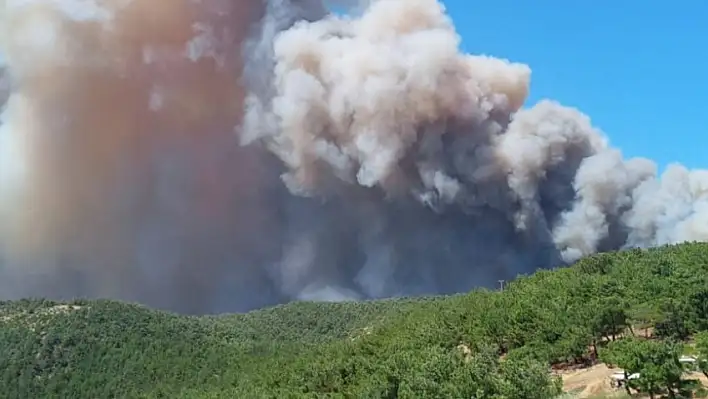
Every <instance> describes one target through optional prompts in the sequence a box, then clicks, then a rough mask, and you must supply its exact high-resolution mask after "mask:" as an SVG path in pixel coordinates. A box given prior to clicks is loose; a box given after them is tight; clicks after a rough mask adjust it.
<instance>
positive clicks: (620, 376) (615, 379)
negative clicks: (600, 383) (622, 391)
mask: <svg viewBox="0 0 708 399" xmlns="http://www.w3.org/2000/svg"><path fill="white" fill-rule="evenodd" d="M637 378H639V373H634V374H630V375H629V376H627V378H626V379H625V378H624V371H616V372H614V373H613V374H612V375H611V376H610V385H611V386H613V387H615V388H622V386H623V385H624V384H626V383H627V380H636V379H637Z"/></svg>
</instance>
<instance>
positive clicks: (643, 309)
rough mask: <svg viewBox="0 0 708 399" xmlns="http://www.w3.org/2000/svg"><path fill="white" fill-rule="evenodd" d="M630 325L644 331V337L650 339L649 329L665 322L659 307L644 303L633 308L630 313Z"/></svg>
mask: <svg viewBox="0 0 708 399" xmlns="http://www.w3.org/2000/svg"><path fill="white" fill-rule="evenodd" d="M628 316H629V323H630V325H631V324H633V325H634V326H635V327H638V328H640V329H642V330H644V336H645V337H646V338H648V337H649V328H650V327H654V326H655V325H656V324H657V323H659V322H660V321H661V320H663V314H662V313H661V310H660V309H659V307H658V306H656V305H655V304H652V303H647V302H643V303H640V304H637V305H635V306H633V307H632V308H631V309H630V310H629V312H628Z"/></svg>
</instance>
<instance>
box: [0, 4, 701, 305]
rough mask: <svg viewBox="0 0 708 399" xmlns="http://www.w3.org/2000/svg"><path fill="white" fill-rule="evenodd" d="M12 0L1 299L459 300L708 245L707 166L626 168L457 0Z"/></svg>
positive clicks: (4, 36)
mask: <svg viewBox="0 0 708 399" xmlns="http://www.w3.org/2000/svg"><path fill="white" fill-rule="evenodd" d="M339 3H340V4H339V6H346V7H351V8H352V9H356V10H357V12H356V14H352V16H348V17H344V16H333V15H328V13H327V11H326V10H327V8H326V7H325V5H324V4H322V3H321V2H320V1H317V0H301V1H295V0H271V1H265V2H261V1H258V0H252V1H246V0H241V1H227V0H199V1H197V0H93V1H79V0H34V1H16V0H15V1H13V0H3V1H1V2H0V10H1V11H0V12H1V13H0V30H1V33H0V52H1V53H2V56H3V68H4V69H3V84H4V85H3V86H2V87H3V96H2V98H3V99H4V100H5V107H4V110H3V114H2V125H1V126H0V253H1V254H2V259H3V260H2V266H0V298H4V299H8V298H18V297H23V296H48V297H58V298H65V297H72V296H90V297H96V296H100V297H112V298H120V299H125V300H134V301H140V302H143V303H146V304H148V305H152V306H157V307H162V308H168V309H173V310H178V311H182V312H197V313H202V312H219V311H244V310H248V309H253V308H256V307H260V306H265V305H269V304H273V303H278V302H283V301H289V300H297V299H314V300H342V299H364V298H379V297H388V296H397V295H418V294H429V293H449V292H457V291H464V290H468V289H470V288H472V287H475V286H484V285H492V284H494V283H495V282H496V281H497V280H498V279H500V278H504V279H508V278H512V277H513V276H515V275H517V274H518V273H526V272H530V271H533V270H535V269H536V268H540V267H549V266H554V265H559V264H562V263H566V262H572V261H574V260H576V259H578V258H579V257H581V256H584V255H588V254H592V253H594V252H597V251H604V250H611V249H618V248H624V247H637V246H638V247H647V246H655V245H660V244H664V243H674V242H680V241H693V240H697V241H706V240H708V202H707V201H706V198H707V194H708V171H690V170H687V169H685V168H684V167H682V166H679V165H674V166H671V167H669V168H668V169H667V171H666V172H665V173H664V174H663V176H661V177H659V176H656V173H657V172H656V166H655V165H654V164H653V163H652V162H651V161H649V160H646V159H629V160H626V159H623V157H622V155H621V153H620V152H619V151H618V150H617V149H614V148H612V147H611V146H610V145H609V143H608V140H607V138H606V137H605V136H604V134H603V133H602V132H600V131H598V130H597V129H596V128H594V127H593V126H592V123H591V121H590V119H589V118H588V117H587V116H585V115H583V114H582V113H581V112H580V111H578V110H575V109H572V108H567V107H564V106H562V105H560V104H558V103H556V102H554V101H551V100H544V101H541V102H539V103H538V104H536V105H534V106H532V107H530V108H522V105H523V104H524V101H525V99H526V97H527V95H528V91H529V83H530V78H531V70H530V68H529V67H528V66H526V65H524V64H520V63H513V62H509V61H506V60H500V59H496V58H492V57H486V56H478V55H470V54H464V53H461V52H460V51H459V41H460V38H459V37H458V36H457V34H456V32H455V29H454V26H453V25H452V23H451V21H450V19H449V17H448V16H447V15H446V14H445V11H444V8H443V6H442V5H441V3H439V2H438V1H436V0H378V1H367V2H360V3H357V2H356V1H348V2H339Z"/></svg>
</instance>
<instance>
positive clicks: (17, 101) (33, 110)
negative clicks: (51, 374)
mask: <svg viewBox="0 0 708 399" xmlns="http://www.w3.org/2000/svg"><path fill="white" fill-rule="evenodd" d="M64 4H69V2H64ZM75 6H76V7H74V8H73V9H72V8H71V6H65V7H60V5H59V3H57V2H52V1H40V2H34V3H29V4H28V5H25V6H17V5H11V4H10V3H9V2H7V3H5V4H3V9H4V13H3V14H2V17H3V20H2V29H3V30H4V32H3V36H2V37H3V44H2V45H3V48H4V50H5V56H6V59H7V64H8V65H9V69H10V72H11V73H12V74H13V76H12V77H13V79H14V91H13V93H12V97H11V98H10V100H9V104H8V110H7V112H6V118H7V119H6V126H5V128H6V129H9V130H11V134H12V135H13V136H14V137H15V138H16V140H18V141H21V142H22V143H23V148H22V151H24V154H23V156H22V157H21V158H22V160H23V161H24V162H26V164H25V170H26V172H27V175H26V177H25V178H24V179H23V184H24V186H23V187H22V188H19V187H16V191H15V192H14V193H13V194H14V195H13V198H12V203H10V204H6V206H5V207H4V210H6V211H7V212H5V214H4V218H3V223H2V238H3V240H2V242H3V244H4V252H5V254H6V255H7V256H8V257H9V258H10V259H11V262H9V263H10V264H12V265H15V266H13V267H15V268H17V267H25V268H26V267H32V268H37V269H41V268H40V266H39V264H41V263H43V264H44V268H50V269H54V268H57V267H61V268H65V269H68V270H67V271H66V272H67V273H68V272H69V271H71V270H72V269H76V268H80V269H81V268H83V269H88V270H77V272H79V274H84V275H89V276H90V280H91V286H92V287H91V288H90V290H89V292H95V293H97V294H100V295H106V296H121V297H134V298H141V297H144V296H145V295H152V294H149V293H147V292H145V291H149V289H148V290H146V288H145V287H143V286H142V284H141V283H140V278H136V277H137V276H140V275H141V274H144V273H143V272H144V271H141V270H140V268H141V262H140V260H139V259H136V257H139V256H141V255H140V254H141V250H139V249H138V247H139V246H140V245H141V244H140V241H141V238H140V237H138V236H137V235H139V234H140V232H142V231H144V230H145V227H144V226H145V224H146V223H149V222H150V220H151V218H152V219H154V218H155V217H158V218H159V214H160V213H163V214H164V216H163V218H165V219H167V220H168V221H167V222H163V221H161V220H158V221H155V222H154V223H155V224H157V225H158V227H156V229H157V230H158V231H157V232H156V233H155V234H156V235H163V236H164V235H167V236H175V239H174V241H173V242H172V243H171V244H169V245H174V246H176V248H166V249H162V250H160V251H167V252H174V253H176V252H183V253H184V254H180V255H179V256H167V255H164V254H159V255H155V256H166V257H168V258H172V260H170V261H168V262H169V263H172V264H168V265H163V267H167V268H170V269H172V270H173V271H177V272H176V273H170V274H165V275H163V276H161V278H165V279H173V280H175V281H173V282H170V283H169V284H174V285H176V286H177V287H176V288H177V289H180V290H185V291H190V294H189V296H190V297H193V299H192V298H190V301H198V300H199V298H201V297H203V295H202V294H203V293H201V292H199V291H200V289H204V290H208V289H209V287H208V286H209V285H210V284H211V283H210V282H207V281H202V280H203V278H204V277H208V278H209V279H213V278H214V277H215V276H218V273H217V271H216V270H210V269H214V268H220V267H225V265H224V264H220V262H218V261H204V259H205V256H207V254H202V252H212V253H211V254H209V255H208V256H214V257H218V256H219V254H218V252H219V251H220V250H219V248H216V247H218V246H225V247H226V246H237V247H238V248H236V250H237V252H238V253H239V254H240V256H241V257H242V258H243V257H245V258H249V257H257V256H259V255H260V254H257V253H255V252H257V251H259V250H260V251H262V250H263V249H264V248H267V247H266V246H264V245H262V244H261V243H259V241H260V239H259V236H260V235H261V234H263V233H264V232H263V231H262V230H261V228H264V227H265V226H266V225H267V224H268V221H267V219H268V218H270V217H271V212H269V211H266V210H265V209H264V207H265V204H266V203H267V199H266V198H264V196H266V195H267V194H268V191H267V190H266V189H265V187H264V185H267V184H268V183H267V182H268V181H269V179H268V177H269V176H265V175H264V174H267V173H268V172H267V170H266V168H264V166H263V162H264V157H263V156H262V155H259V153H258V152H257V151H253V149H249V150H246V149H244V148H241V147H239V146H238V145H237V144H238V140H237V138H236V132H235V127H236V126H238V125H239V124H240V121H241V118H242V114H243V112H242V109H243V97H244V94H243V90H244V89H243V87H242V85H241V80H240V77H241V70H242V59H241V58H242V55H241V43H242V42H243V41H244V40H245V38H246V35H247V33H248V31H249V29H250V28H251V23H252V22H253V21H254V20H257V19H258V18H259V17H260V16H261V14H262V11H263V10H262V9H261V8H262V7H261V3H260V2H259V1H256V0H237V1H219V0H216V1H202V2H195V1H189V0H139V1H138V0H134V1H129V2H126V1H121V0H105V1H97V2H95V8H96V10H95V11H93V13H92V15H89V16H88V17H86V16H85V14H87V13H91V11H90V10H87V9H90V8H92V7H89V6H88V5H86V4H84V5H81V6H80V8H79V6H78V5H77V4H75ZM23 34H24V35H25V36H23ZM47 40H48V41H51V42H50V43H47V42H46V41H47ZM170 158H172V159H170ZM171 176H172V177H171ZM171 180H172V181H171ZM271 180H272V179H271ZM4 189H6V190H8V189H12V188H10V187H4ZM210 235H217V236H218V237H219V238H218V239H219V240H221V241H224V242H223V243H220V245H216V246H215V245H214V243H213V241H211V242H210V244H209V245H204V244H200V242H209V241H210V240H212V239H213V237H210ZM185 245H186V246H187V247H182V248H179V247H180V246H185ZM230 249H234V248H230ZM225 250H226V249H225V248H224V249H221V251H222V252H223V251H225ZM148 251H149V250H148ZM158 252H159V251H158ZM145 256H148V255H145ZM47 259H51V260H52V261H51V262H47V261H46V260H47ZM57 259H66V261H65V262H62V261H59V263H61V265H60V266H57V265H56V260H57ZM20 261H21V262H20ZM154 261H155V263H160V262H158V261H157V260H154ZM228 261H229V260H227V259H224V260H223V262H228ZM161 262H165V261H164V260H161ZM19 265H22V266H19ZM30 265H31V266H30ZM18 271H19V272H22V270H18ZM44 272H53V270H44ZM51 274H54V273H51ZM217 278H218V277H217ZM195 290H196V291H195ZM59 291H61V290H59ZM159 295H162V294H159ZM168 302H169V301H168ZM194 306H195V307H196V308H198V307H200V306H201V305H200V304H196V305H194Z"/></svg>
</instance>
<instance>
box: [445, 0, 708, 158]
mask: <svg viewBox="0 0 708 399" xmlns="http://www.w3.org/2000/svg"><path fill="white" fill-rule="evenodd" d="M443 3H444V4H445V5H446V7H447V10H448V13H449V14H450V16H451V17H452V19H453V21H454V22H455V25H456V27H457V31H458V33H459V34H460V35H461V36H462V41H463V42H462V48H463V50H464V51H466V52H470V53H484V54H489V55H493V56H498V57H503V58H507V59H510V60H512V61H518V62H523V63H526V64H528V65H529V66H530V67H531V69H532V75H531V97H530V98H529V101H528V103H529V104H531V103H534V102H536V101H538V100H539V99H540V98H552V99H555V100H558V101H559V102H561V103H563V104H566V105H569V106H573V107H577V108H579V109H580V110H582V111H583V112H584V113H586V114H588V115H589V116H590V117H591V119H592V120H593V123H594V124H595V125H596V126H598V127H599V128H601V129H602V130H603V131H604V132H605V133H606V134H607V135H608V136H609V137H610V140H611V142H612V143H613V144H614V145H615V146H616V147H619V148H621V149H622V151H623V152H624V154H625V156H628V157H629V156H645V157H648V158H651V159H653V160H655V161H657V163H658V164H659V166H660V167H664V166H666V164H667V163H671V162H680V163H683V164H684V165H686V166H688V167H691V168H708V154H707V152H708V151H707V150H708V122H707V120H708V1H706V0H703V1H701V0H675V1H658V0H657V1H639V0H633V1H609V0H603V1H567V0H565V1H561V0H537V1H530V0H486V1H477V0H443Z"/></svg>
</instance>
